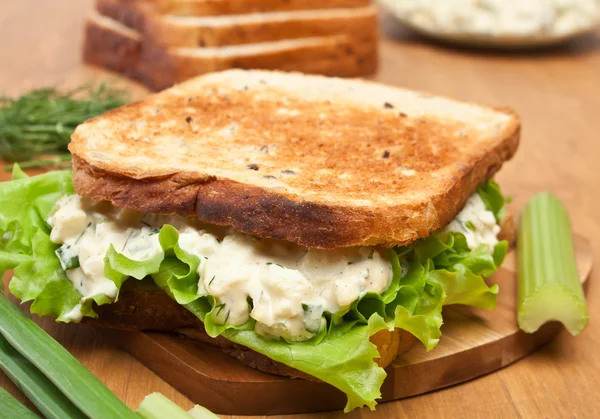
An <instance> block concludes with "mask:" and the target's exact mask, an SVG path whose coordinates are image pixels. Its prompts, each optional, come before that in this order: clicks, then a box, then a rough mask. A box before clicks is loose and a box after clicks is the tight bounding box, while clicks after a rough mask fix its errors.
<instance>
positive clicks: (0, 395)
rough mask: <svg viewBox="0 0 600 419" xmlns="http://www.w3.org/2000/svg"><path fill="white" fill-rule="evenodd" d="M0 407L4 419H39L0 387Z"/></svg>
mask: <svg viewBox="0 0 600 419" xmlns="http://www.w3.org/2000/svg"><path fill="white" fill-rule="evenodd" d="M0 406H1V407H2V417H3V418H4V419H40V417H39V416H38V415H36V414H35V413H33V412H32V411H31V410H29V409H27V408H26V407H25V406H23V405H22V404H21V403H20V402H19V401H18V400H17V399H15V398H14V397H13V396H11V394H10V393H9V392H8V391H6V390H4V389H3V388H2V387H0Z"/></svg>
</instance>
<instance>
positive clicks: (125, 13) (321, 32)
mask: <svg viewBox="0 0 600 419" xmlns="http://www.w3.org/2000/svg"><path fill="white" fill-rule="evenodd" d="M377 41H378V27H377V8H376V7H375V6H373V5H370V0H327V1H315V0H294V1H272V0H243V1H232V0H220V1H203V0H200V1H183V0H174V1H151V2H149V1H142V0H98V1H97V2H96V8H95V10H94V11H92V12H91V13H90V14H89V16H88V17H87V21H86V27H85V40H84V46H83V59H84V61H85V62H86V63H89V64H92V65H96V66H100V67H103V68H106V69H108V70H111V71H116V72H118V73H121V74H123V75H126V76H128V77H131V78H133V79H136V80H138V81H140V82H142V83H143V84H145V85H146V86H148V87H149V88H151V89H154V90H160V89H163V88H166V87H170V86H172V85H173V84H174V83H177V82H182V81H184V80H187V79H189V78H191V77H194V76H197V75H200V74H205V73H208V72H211V71H219V70H226V69H229V68H252V69H256V68H263V69H279V70H286V71H301V72H304V73H318V74H327V75H330V76H341V77H349V76H359V75H366V74H372V73H374V72H375V71H376V69H377V62H378V58H377V56H378V48H377Z"/></svg>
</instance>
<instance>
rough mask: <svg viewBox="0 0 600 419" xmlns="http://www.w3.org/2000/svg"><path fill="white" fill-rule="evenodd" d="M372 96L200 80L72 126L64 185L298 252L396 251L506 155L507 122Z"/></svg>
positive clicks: (404, 98) (365, 88)
mask: <svg viewBox="0 0 600 419" xmlns="http://www.w3.org/2000/svg"><path fill="white" fill-rule="evenodd" d="M343 88H346V89H347V91H346V92H345V93H344V90H343ZM378 89H382V87H380V86H378V85H375V84H372V83H367V82H359V81H344V80H337V79H327V78H322V77H316V76H303V75H298V74H285V73H276V72H273V73H269V72H258V71H254V72H244V71H233V70H232V71H228V72H223V73H219V74H214V75H209V76H205V77H200V78H197V79H195V80H192V81H190V82H188V83H185V84H183V85H180V86H177V87H175V88H173V89H170V90H167V91H165V92H163V93H160V94H158V95H154V96H151V97H149V98H147V99H146V100H144V101H142V102H140V103H137V104H133V105H129V106H127V107H124V108H121V109H119V110H115V111H112V112H109V113H107V114H106V115H105V116H102V117H99V118H96V119H93V120H90V121H88V122H87V123H85V124H83V125H81V126H80V127H78V129H77V131H76V132H75V134H74V135H73V141H72V143H71V145H70V150H71V152H72V153H73V154H74V156H75V157H76V164H75V170H76V176H75V187H76V189H77V191H78V193H80V194H83V195H90V196H92V197H93V198H95V199H108V200H111V201H113V202H114V203H116V204H117V205H119V206H125V207H131V208H137V209H140V210H142V211H145V212H167V213H180V214H183V215H191V214H194V213H195V214H196V215H197V216H198V217H199V218H201V219H202V220H204V221H207V222H211V223H214V224H221V225H232V226H233V227H235V228H236V229H238V230H240V231H243V232H247V233H250V234H254V235H256V236H259V237H270V238H276V239H282V240H288V241H292V242H295V243H298V244H301V245H304V246H307V247H319V248H335V247H344V246H354V245H363V244H368V245H371V244H382V245H387V246H392V245H395V244H407V243H410V242H412V241H414V240H416V239H417V238H419V237H424V236H427V235H429V234H430V233H431V232H432V231H434V230H436V229H439V228H441V227H443V226H444V225H445V224H447V223H448V222H449V221H450V220H451V219H452V218H453V217H454V216H455V215H456V214H457V213H458V211H459V210H460V209H461V207H462V206H463V205H464V203H465V201H466V199H467V198H468V197H469V196H470V195H471V194H472V193H474V191H475V189H476V187H477V185H478V184H480V183H482V182H484V181H485V180H487V179H488V178H489V177H490V176H492V175H493V173H495V172H496V171H497V170H498V169H499V168H500V166H501V165H502V163H503V162H504V161H505V160H507V159H509V158H510V157H511V156H512V154H513V153H514V152H515V150H516V147H517V144H518V129H519V123H518V120H517V118H516V117H514V116H513V115H511V114H510V113H504V112H501V111H495V110H492V109H488V108H483V107H477V106H475V105H466V104H461V103H458V102H453V101H450V100H445V99H441V98H435V97H423V96H420V95H419V94H417V93H414V92H408V91H404V90H401V89H393V88H383V89H384V91H385V92H387V94H388V95H391V96H393V95H394V91H396V92H395V94H396V96H397V97H396V99H395V100H394V98H393V97H392V98H388V99H386V101H385V103H393V104H394V108H389V107H386V106H385V105H384V101H381V103H380V104H379V105H376V104H377V103H379V102H378V101H377V100H375V99H372V103H368V100H367V99H364V98H363V95H365V94H367V95H368V94H369V92H370V93H371V94H376V93H378ZM318 94H320V95H321V97H320V98H318V96H317V95H318ZM329 94H330V95H331V96H329ZM334 97H335V98H336V100H332V99H333V98H334ZM361 100H362V102H367V103H361ZM398 109H403V110H404V112H402V115H401V114H400V113H399V112H398ZM454 109H456V110H454ZM468 112H471V113H472V115H470V116H469V117H468V118H465V115H464V114H465V113H468ZM453 113H455V115H454V114H453ZM386 151H387V154H386ZM384 155H386V157H384ZM113 178H114V181H113V180H110V181H109V180H108V179H113ZM181 182H184V184H185V185H186V187H185V188H181V187H180V185H181ZM185 182H187V183H185Z"/></svg>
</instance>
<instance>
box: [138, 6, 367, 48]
mask: <svg viewBox="0 0 600 419" xmlns="http://www.w3.org/2000/svg"><path fill="white" fill-rule="evenodd" d="M377 24H378V22H377V8H376V7H375V6H370V7H363V8H354V9H331V10H305V11H293V12H271V13H260V14H258V13H254V14H244V15H232V16H218V17H187V16H186V17H181V16H161V15H156V14H154V15H148V16H146V21H145V26H144V37H145V38H146V39H148V40H150V41H151V42H152V43H153V44H154V45H157V46H160V47H190V48H197V47H213V46H223V45H239V44H252V43H260V42H269V41H280V40H285V39H296V38H311V37H321V36H330V35H340V34H350V35H353V37H356V36H357V35H359V34H363V36H364V35H369V37H370V38H371V39H375V38H376V36H375V34H376V33H377ZM374 46H375V45H374Z"/></svg>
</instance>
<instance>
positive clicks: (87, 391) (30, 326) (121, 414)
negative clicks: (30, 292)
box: [0, 295, 137, 419]
mask: <svg viewBox="0 0 600 419" xmlns="http://www.w3.org/2000/svg"><path fill="white" fill-rule="evenodd" d="M0 333H1V334H2V335H3V336H4V338H6V340H7V341H8V342H9V343H10V345H11V346H12V347H13V348H14V349H16V350H17V351H18V352H19V353H21V355H23V356H24V357H25V358H26V359H28V360H29V361H30V362H31V363H32V364H33V365H35V366H36V367H37V368H38V369H39V370H40V372H41V373H42V374H44V375H45V376H46V377H47V378H48V379H49V380H50V381H51V382H52V383H53V384H54V385H55V386H56V387H57V388H58V389H59V390H60V391H61V392H62V393H63V394H64V395H65V396H66V397H67V398H68V399H69V400H71V402H72V403H73V404H74V405H75V406H77V407H78V408H79V409H80V410H81V411H82V412H83V413H84V414H85V415H87V416H88V417H91V418H119V419H127V418H137V416H136V415H135V413H133V412H132V411H131V410H130V409H129V408H128V407H127V406H125V404H123V402H122V401H121V400H119V398H118V397H117V396H115V395H114V394H113V393H112V392H111V391H110V390H109V389H108V388H106V387H105V386H104V384H102V383H101V382H100V381H99V380H98V379H97V378H96V377H95V376H94V375H93V374H92V373H91V372H90V371H89V370H88V369H87V368H85V367H84V366H83V365H81V364H80V363H79V361H77V360H76V359H75V358H74V357H73V356H72V355H71V354H70V353H69V351H67V350H66V349H65V348H64V347H63V346H61V344H60V343H58V342H57V341H55V340H54V339H53V338H52V337H51V336H50V335H48V334H47V333H46V332H45V331H44V330H43V329H42V328H41V327H39V326H38V325H37V324H36V323H35V322H34V321H33V320H31V319H30V318H29V317H27V316H26V315H25V314H23V313H22V312H21V310H19V309H18V308H17V307H16V306H15V305H14V304H12V303H11V302H10V301H9V300H8V299H7V298H6V297H5V296H4V295H0Z"/></svg>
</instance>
